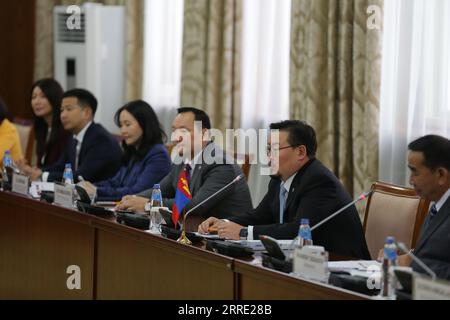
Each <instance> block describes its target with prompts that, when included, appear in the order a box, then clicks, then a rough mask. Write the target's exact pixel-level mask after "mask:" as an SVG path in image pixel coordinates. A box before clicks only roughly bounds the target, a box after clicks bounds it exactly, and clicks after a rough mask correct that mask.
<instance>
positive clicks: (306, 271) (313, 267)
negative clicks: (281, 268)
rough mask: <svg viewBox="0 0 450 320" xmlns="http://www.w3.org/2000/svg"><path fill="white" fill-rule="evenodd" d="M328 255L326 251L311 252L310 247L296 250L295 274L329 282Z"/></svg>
mask: <svg viewBox="0 0 450 320" xmlns="http://www.w3.org/2000/svg"><path fill="white" fill-rule="evenodd" d="M327 266H328V254H327V252H326V251H324V250H322V251H317V250H311V248H308V246H305V247H303V248H301V249H295V252H294V261H293V271H294V274H296V275H299V276H302V277H305V278H308V279H311V280H317V281H322V282H327V281H328V267H327Z"/></svg>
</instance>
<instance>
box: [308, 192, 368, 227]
mask: <svg viewBox="0 0 450 320" xmlns="http://www.w3.org/2000/svg"><path fill="white" fill-rule="evenodd" d="M372 192H373V190H371V191H369V192H366V193H363V194H362V195H360V196H359V197H358V198H357V199H356V200H354V201H352V202H350V203H349V204H347V205H345V206H344V207H342V208H341V209H339V210H338V211H336V212H335V213H333V214H332V215H331V216H329V217H327V218H325V219H323V220H322V221H320V222H319V223H317V224H316V225H314V227H311V231H314V230H315V229H317V228H319V227H320V226H321V225H323V224H325V223H327V222H328V221H330V220H331V219H333V218H334V217H336V216H337V215H339V214H340V213H341V212H343V211H345V210H346V209H347V208H349V207H351V206H353V205H354V204H355V203H357V202H359V201H361V200H365V199H367V198H368V197H369V196H370V195H371V194H372Z"/></svg>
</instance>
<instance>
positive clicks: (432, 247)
mask: <svg viewBox="0 0 450 320" xmlns="http://www.w3.org/2000/svg"><path fill="white" fill-rule="evenodd" d="M414 253H415V255H416V256H417V257H418V258H419V259H421V260H422V261H423V262H424V263H425V264H426V265H427V266H428V267H430V269H431V270H433V271H434V272H436V275H437V277H438V278H441V279H447V280H450V198H448V199H447V201H446V202H445V203H444V205H443V206H442V207H441V209H440V210H439V212H438V213H437V214H436V216H435V217H434V218H432V219H431V218H430V215H428V216H427V218H426V219H425V222H424V224H423V227H422V230H421V233H420V237H419V240H418V241H417V245H416V249H415V252H414ZM411 266H412V268H413V269H414V271H417V272H421V273H425V270H423V269H422V268H421V267H419V266H418V265H417V264H416V263H415V262H413V263H412V265H411Z"/></svg>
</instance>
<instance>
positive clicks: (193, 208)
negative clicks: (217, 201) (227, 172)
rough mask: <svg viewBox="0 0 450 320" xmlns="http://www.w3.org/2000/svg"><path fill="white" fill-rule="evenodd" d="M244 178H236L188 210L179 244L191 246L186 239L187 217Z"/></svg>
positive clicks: (184, 217) (241, 176)
mask: <svg viewBox="0 0 450 320" xmlns="http://www.w3.org/2000/svg"><path fill="white" fill-rule="evenodd" d="M243 178H244V175H242V174H241V175H238V176H237V177H236V178H234V179H233V181H231V182H230V183H228V184H227V185H226V186H224V187H222V188H220V189H219V190H218V191H216V192H214V193H213V194H212V195H210V196H209V197H208V198H206V199H205V200H203V201H201V202H200V203H199V204H197V205H196V206H194V207H192V208H191V209H190V210H188V211H187V212H186V213H185V214H184V215H183V225H182V227H181V230H182V235H181V237H180V239H178V242H180V243H183V244H190V243H189V242H188V241H189V240H188V239H187V238H186V218H187V216H188V215H189V214H190V213H191V212H193V211H195V210H197V208H199V207H200V206H202V205H203V204H205V203H206V202H208V201H209V200H210V199H212V198H214V197H215V196H217V195H218V194H220V193H222V192H223V191H225V190H226V189H227V188H228V187H230V186H231V185H233V184H235V183H236V182H238V181H240V180H242V179H243ZM186 240H187V241H186Z"/></svg>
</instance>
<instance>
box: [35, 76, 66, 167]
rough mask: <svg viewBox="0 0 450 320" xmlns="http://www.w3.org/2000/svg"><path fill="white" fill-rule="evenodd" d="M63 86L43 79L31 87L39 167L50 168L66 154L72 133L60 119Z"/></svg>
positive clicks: (54, 81) (51, 80)
mask: <svg viewBox="0 0 450 320" xmlns="http://www.w3.org/2000/svg"><path fill="white" fill-rule="evenodd" d="M63 93H64V91H63V89H62V87H61V85H60V84H59V83H58V82H57V81H56V80H53V79H41V80H38V81H36V82H35V83H34V84H33V86H32V87H31V107H32V109H33V114H34V134H35V138H36V159H37V167H39V168H42V167H48V166H51V165H52V164H54V163H55V162H56V161H58V159H59V157H60V156H61V155H62V153H63V152H64V148H65V146H66V143H67V140H68V138H69V136H70V133H69V132H67V131H65V130H64V128H63V126H62V124H61V119H60V108H61V101H62V96H63Z"/></svg>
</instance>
